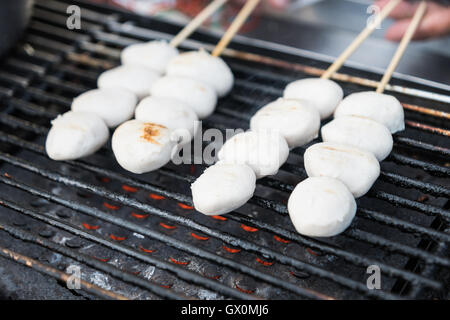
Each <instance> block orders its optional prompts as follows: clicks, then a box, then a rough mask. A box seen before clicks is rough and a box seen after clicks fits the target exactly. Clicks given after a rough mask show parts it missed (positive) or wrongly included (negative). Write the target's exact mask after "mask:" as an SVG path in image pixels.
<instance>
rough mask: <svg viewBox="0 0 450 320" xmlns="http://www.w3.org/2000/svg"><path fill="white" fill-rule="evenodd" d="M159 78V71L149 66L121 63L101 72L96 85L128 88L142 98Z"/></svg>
mask: <svg viewBox="0 0 450 320" xmlns="http://www.w3.org/2000/svg"><path fill="white" fill-rule="evenodd" d="M159 78H160V75H159V73H158V72H156V71H154V70H152V69H150V68H146V67H142V66H135V65H123V66H119V67H116V68H113V69H110V70H107V71H105V72H103V73H102V74H101V75H100V76H99V77H98V80H97V86H98V87H99V88H101V89H103V88H123V89H128V90H130V91H131V92H133V93H134V94H135V95H136V96H137V97H138V98H139V99H142V98H144V97H145V96H147V95H148V94H149V91H150V88H151V87H152V85H153V83H154V82H155V81H156V80H158V79H159Z"/></svg>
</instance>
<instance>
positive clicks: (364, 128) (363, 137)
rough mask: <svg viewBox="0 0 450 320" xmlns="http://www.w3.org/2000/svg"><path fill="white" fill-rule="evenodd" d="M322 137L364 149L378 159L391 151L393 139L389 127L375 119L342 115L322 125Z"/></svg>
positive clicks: (383, 157) (382, 158)
mask: <svg viewBox="0 0 450 320" xmlns="http://www.w3.org/2000/svg"><path fill="white" fill-rule="evenodd" d="M321 132H322V139H323V141H326V142H336V143H342V144H347V145H350V146H354V147H356V148H359V149H361V150H366V151H369V152H371V153H373V154H374V155H375V157H376V158H377V159H378V161H382V160H384V159H385V158H386V157H387V156H388V155H389V153H391V151H392V146H393V140H392V135H391V133H390V132H389V129H388V128H386V127H385V126H384V125H382V124H380V123H378V122H377V121H374V120H371V119H369V118H364V117H355V116H342V117H339V118H336V119H334V120H333V121H331V122H329V123H327V124H326V125H325V126H323V127H322V130H321Z"/></svg>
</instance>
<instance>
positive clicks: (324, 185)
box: [288, 177, 356, 237]
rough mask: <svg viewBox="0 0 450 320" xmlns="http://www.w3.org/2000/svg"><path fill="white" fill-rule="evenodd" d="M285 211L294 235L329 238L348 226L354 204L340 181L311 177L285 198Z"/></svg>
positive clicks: (352, 216) (353, 210)
mask: <svg viewBox="0 0 450 320" xmlns="http://www.w3.org/2000/svg"><path fill="white" fill-rule="evenodd" d="M288 211H289V216H290V218H291V221H292V223H293V224H294V227H295V229H296V230H297V232H298V233H300V234H303V235H305V236H310V237H332V236H335V235H338V234H339V233H341V232H343V231H344V230H345V229H347V227H348V226H349V225H350V224H351V222H352V220H353V218H354V217H355V213H356V202H355V199H354V198H353V196H352V194H351V192H350V191H349V190H348V188H347V187H346V186H345V184H344V183H342V182H341V181H339V180H337V179H333V178H327V177H313V178H308V179H306V180H304V181H302V182H300V183H299V184H298V185H297V186H296V187H295V189H294V191H293V192H292V194H291V196H290V197H289V201H288Z"/></svg>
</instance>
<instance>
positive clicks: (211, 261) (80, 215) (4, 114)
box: [0, 1, 450, 299]
mask: <svg viewBox="0 0 450 320" xmlns="http://www.w3.org/2000/svg"><path fill="white" fill-rule="evenodd" d="M72 2H73V1H71V3H72ZM80 5H81V6H82V7H83V9H82V17H83V22H82V23H83V25H82V30H80V31H69V30H67V29H66V28H65V23H66V13H65V10H66V7H67V3H65V2H63V1H58V2H56V1H37V3H36V8H35V10H34V16H33V20H32V22H31V24H30V26H29V28H28V30H27V34H26V37H25V38H24V40H23V41H22V43H21V44H20V45H19V46H18V47H17V48H16V49H15V50H14V51H13V52H12V53H11V54H10V55H9V56H8V57H7V58H6V59H4V63H3V65H2V66H1V68H0V97H1V104H0V112H1V116H0V122H1V134H0V171H1V176H0V181H1V190H2V192H1V194H0V203H1V205H2V207H0V208H1V209H0V252H2V256H3V257H9V258H11V257H13V256H14V255H13V254H12V253H11V252H13V253H14V252H16V253H19V254H21V257H22V258H21V259H18V261H19V262H21V261H22V262H24V261H25V262H26V261H27V260H26V259H34V260H33V261H34V262H37V261H39V263H31V266H32V267H33V268H36V270H39V271H41V272H44V271H43V269H42V265H45V266H46V267H47V268H53V269H52V270H53V271H55V268H56V269H59V270H60V273H58V272H56V271H57V270H56V271H55V272H47V273H46V274H47V275H50V276H53V277H56V278H59V279H63V278H64V274H65V273H64V272H65V270H66V269H67V267H68V266H70V265H73V264H75V265H79V266H81V267H82V271H83V273H82V275H83V280H86V281H87V283H88V282H91V283H93V284H94V285H96V286H93V287H89V286H84V287H83V289H85V290H86V296H87V297H89V295H90V294H97V295H99V296H100V297H103V298H121V297H122V296H125V297H128V298H141V299H144V298H148V299H160V298H164V299H165V298H167V299H178V298H194V299H198V298H200V299H205V298H206V299H208V298H217V299H222V298H243V299H261V298H262V299H268V298H272V299H298V298H312V299H344V298H381V299H398V298H446V297H447V295H448V288H449V276H448V271H449V267H450V259H449V257H448V253H449V252H448V243H449V242H450V235H449V228H448V226H449V224H448V223H449V220H450V211H449V208H450V205H449V202H448V198H449V195H450V189H449V187H448V177H449V175H450V168H449V163H448V159H449V153H450V149H449V148H448V146H449V144H448V143H449V138H448V136H449V132H450V131H449V128H448V119H449V118H450V114H449V113H448V111H449V110H450V104H448V103H447V102H445V100H446V99H448V96H445V94H447V92H444V91H443V90H442V89H433V88H427V87H425V88H424V85H417V84H415V83H410V82H405V81H401V80H398V79H397V80H396V79H394V80H393V81H394V82H395V84H396V85H398V86H397V87H391V89H392V90H393V91H394V92H395V91H396V90H397V89H398V88H400V87H399V85H405V86H409V87H414V88H413V89H410V90H407V92H408V93H409V94H408V95H406V94H397V96H398V97H399V99H400V100H401V101H402V102H405V112H406V118H407V129H406V130H405V131H404V132H402V133H400V134H399V135H396V136H395V137H394V140H395V148H394V151H393V153H392V154H391V156H390V157H389V158H388V159H387V160H386V161H384V162H383V163H382V164H381V166H382V174H381V177H380V179H379V180H378V181H377V183H376V184H375V186H374V187H373V189H372V191H371V192H370V193H369V194H368V195H367V196H365V197H363V198H362V199H359V200H358V213H357V217H356V218H355V220H354V222H353V223H352V225H351V227H350V228H349V229H348V230H347V231H346V232H344V234H342V235H339V236H337V237H333V238H330V239H320V240H319V239H312V238H307V237H303V236H301V235H299V234H297V233H296V232H295V231H294V229H293V227H292V225H291V223H290V221H289V218H288V217H287V216H286V214H287V211H286V199H287V197H288V195H289V193H290V191H292V189H293V187H294V186H295V184H296V183H298V182H299V181H301V180H303V179H304V178H305V177H306V174H305V171H304V169H303V165H302V163H303V161H302V160H303V159H302V154H303V152H304V150H305V148H298V149H297V150H294V151H293V152H291V155H290V156H289V159H288V162H287V163H286V164H285V165H284V166H283V167H282V168H281V170H280V173H279V175H277V176H276V177H270V178H264V179H262V180H260V181H259V184H258V186H257V191H256V195H255V196H254V197H253V198H252V199H251V200H250V202H249V204H248V205H246V206H244V207H243V208H241V209H239V210H238V211H237V212H233V213H230V214H227V215H225V216H222V217H206V216H203V215H200V214H198V213H196V212H195V210H193V208H192V199H191V197H190V190H189V185H190V183H191V182H192V181H193V180H194V179H195V177H197V176H198V175H199V174H201V172H202V171H203V168H204V166H203V165H180V166H175V165H173V164H169V165H167V166H166V167H164V168H162V169H160V170H158V171H156V172H152V173H149V174H145V175H142V176H137V175H132V174H130V173H128V172H125V171H124V170H122V169H120V168H119V166H118V165H117V164H116V163H115V161H114V156H113V154H112V152H111V149H110V147H109V145H108V146H107V147H105V148H103V149H101V150H100V151H99V152H98V153H97V154H95V155H93V156H91V157H88V158H86V159H83V160H79V161H66V162H54V161H51V160H49V159H48V158H47V156H46V154H45V149H44V142H45V136H46V133H47V131H48V129H49V126H50V120H51V119H52V118H54V117H55V116H56V115H57V114H59V113H62V112H65V111H67V110H68V109H69V108H70V104H71V100H72V98H73V97H74V96H76V95H78V94H80V93H82V92H84V91H86V90H89V89H91V88H95V87H96V79H97V77H98V75H99V74H100V73H101V72H102V71H104V70H105V69H107V68H111V67H113V66H115V65H117V64H118V63H119V61H118V57H119V52H120V50H121V49H122V48H123V46H125V45H127V44H130V43H133V42H136V41H144V40H151V39H155V38H169V37H171V35H172V34H174V33H175V32H176V31H177V30H178V29H179V28H178V27H176V26H174V25H170V24H167V23H163V22H159V21H156V20H152V21H149V20H146V19H143V18H140V17H137V16H133V15H131V14H127V13H121V12H114V11H112V10H106V9H104V10H102V11H101V12H102V13H100V10H99V8H98V7H96V6H93V5H89V4H85V3H83V2H80ZM195 36H196V40H197V41H188V42H187V43H186V47H184V48H183V49H192V48H198V47H199V46H200V45H202V44H203V45H206V46H207V47H210V46H211V44H212V43H214V42H215V41H216V39H215V37H214V36H212V35H208V34H200V33H199V34H196V35H195ZM234 46H235V47H236V48H237V49H239V50H241V51H246V52H252V53H251V54H249V53H247V54H243V53H242V52H237V51H228V53H227V56H228V57H227V58H226V60H227V62H228V63H229V65H230V67H231V68H232V70H233V73H234V74H235V76H236V83H235V88H234V89H233V92H232V93H231V94H230V95H229V96H228V97H226V98H224V99H222V100H221V101H220V102H219V105H218V107H217V111H216V112H215V114H214V115H213V116H211V117H210V118H208V119H207V120H206V121H204V123H203V126H204V128H205V127H214V128H218V129H221V130H223V129H225V128H243V129H246V128H247V127H248V119H249V117H250V116H251V115H252V114H253V113H254V112H255V111H256V110H257V109H258V108H259V107H261V106H262V105H264V104H266V103H268V102H270V101H271V100H274V99H275V98H276V97H278V96H280V95H281V91H282V88H283V87H284V86H285V85H286V84H287V83H288V82H289V81H292V80H294V79H297V78H302V77H308V76H311V75H314V74H315V75H317V73H318V72H320V68H323V67H324V66H326V64H325V63H324V62H321V61H319V60H314V59H311V58H310V57H304V56H298V55H294V54H288V53H286V52H281V51H280V52H279V51H277V50H270V49H269V48H262V47H258V46H250V45H244V44H240V43H235V44H234ZM293 61H295V62H296V63H294V62H293ZM298 62H300V63H303V65H300V64H298ZM345 72H346V73H348V74H351V75H352V77H348V76H347V77H343V76H342V75H338V77H341V80H345V81H341V82H340V84H341V85H342V86H343V88H344V90H345V93H346V94H348V93H350V92H355V91H362V90H367V86H363V85H361V84H358V83H362V82H363V83H364V84H365V85H368V86H373V79H377V78H378V76H377V75H374V74H370V73H368V72H365V71H362V70H355V69H345ZM342 77H343V78H342ZM359 77H364V78H365V80H362V79H361V78H359ZM367 79H372V80H367ZM420 95H422V96H424V97H422V98H421V97H419V96H420ZM417 105H420V106H421V107H418V106H417ZM5 248H9V251H8V250H6V249H5ZM16 257H18V256H16ZM30 261H31V260H28V262H30ZM0 262H1V260H0ZM25 262H24V263H25ZM369 265H378V266H379V267H380V270H381V273H382V289H381V290H369V289H368V288H367V286H366V279H367V277H368V276H369V275H368V274H367V273H366V268H367V267H368V266H369ZM48 270H50V269H48ZM61 270H62V272H61ZM61 277H62V278H61ZM86 285H87V284H86Z"/></svg>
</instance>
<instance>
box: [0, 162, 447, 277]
mask: <svg viewBox="0 0 450 320" xmlns="http://www.w3.org/2000/svg"><path fill="white" fill-rule="evenodd" d="M0 158H1V159H2V160H5V161H8V162H10V161H11V158H12V157H10V156H8V157H5V156H1V155H0ZM11 162H13V161H11ZM13 164H14V165H16V166H21V167H24V166H25V167H26V168H27V169H28V170H31V171H33V172H35V173H38V174H41V175H43V176H45V177H47V178H49V179H51V180H54V181H58V182H62V183H65V184H67V185H71V186H76V187H79V188H83V189H85V190H87V191H89V192H93V193H95V194H97V195H100V196H102V197H105V198H109V199H111V200H113V201H115V202H118V203H121V204H124V205H127V206H132V207H134V208H137V209H139V210H142V211H145V212H151V213H153V214H157V215H158V216H160V217H164V218H166V219H169V220H171V221H173V222H176V223H179V224H182V225H185V226H188V227H190V228H193V229H195V230H198V231H200V232H203V233H205V234H207V235H210V236H213V237H216V238H219V239H221V240H223V241H224V242H227V243H230V244H232V245H233V246H240V247H242V248H243V249H246V250H251V251H257V252H258V253H260V254H262V255H264V256H271V257H272V258H273V259H274V260H277V261H279V262H281V263H284V264H289V265H291V266H293V267H296V268H300V269H301V270H303V271H306V272H311V270H312V272H311V273H312V274H314V273H316V274H317V273H318V275H319V276H322V277H325V276H327V278H328V277H329V275H324V274H323V273H327V272H326V271H325V272H323V270H321V269H319V270H315V269H316V268H315V267H312V266H309V265H305V264H304V263H302V262H300V261H298V260H295V259H292V258H287V257H285V256H283V255H280V254H278V253H276V252H273V251H272V250H268V249H266V248H264V247H259V246H257V245H255V244H253V243H250V242H247V241H245V240H242V239H239V238H235V237H232V236H229V235H225V236H224V235H222V234H220V233H219V232H217V231H214V230H211V229H209V228H208V227H205V226H203V225H200V224H198V223H196V222H195V221H193V220H190V219H187V218H183V217H179V216H173V214H171V213H169V212H165V211H162V210H159V209H157V208H154V207H152V206H149V205H146V204H143V203H140V202H138V201H135V200H133V199H129V198H128V197H125V196H122V195H120V194H115V193H110V192H105V190H104V189H103V188H100V187H96V186H92V185H88V184H85V183H83V182H81V181H77V180H75V179H72V178H69V177H67V176H65V177H62V176H60V175H58V174H55V173H51V172H49V171H48V170H44V169H42V168H37V167H36V168H34V166H32V165H30V164H26V163H25V161H20V162H17V161H14V162H13ZM369 240H370V238H369ZM377 241H378V242H379V243H382V244H383V245H384V246H386V247H388V246H389V243H388V242H387V241H382V240H380V239H377ZM409 251H411V252H414V254H417V253H418V252H419V253H418V254H417V257H420V258H425V259H426V261H427V262H429V263H439V264H441V263H444V264H445V263H446V260H445V259H436V257H433V256H432V255H429V254H427V253H426V252H422V251H420V250H417V249H413V248H409ZM411 252H409V253H411ZM442 260H443V261H442ZM321 273H322V274H321ZM334 277H336V275H334ZM331 278H333V277H331ZM331 280H337V279H336V278H335V279H331ZM426 281H427V282H429V280H428V279H427V280H426ZM433 282H434V281H431V282H430V284H431V283H433ZM435 285H438V283H435Z"/></svg>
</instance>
